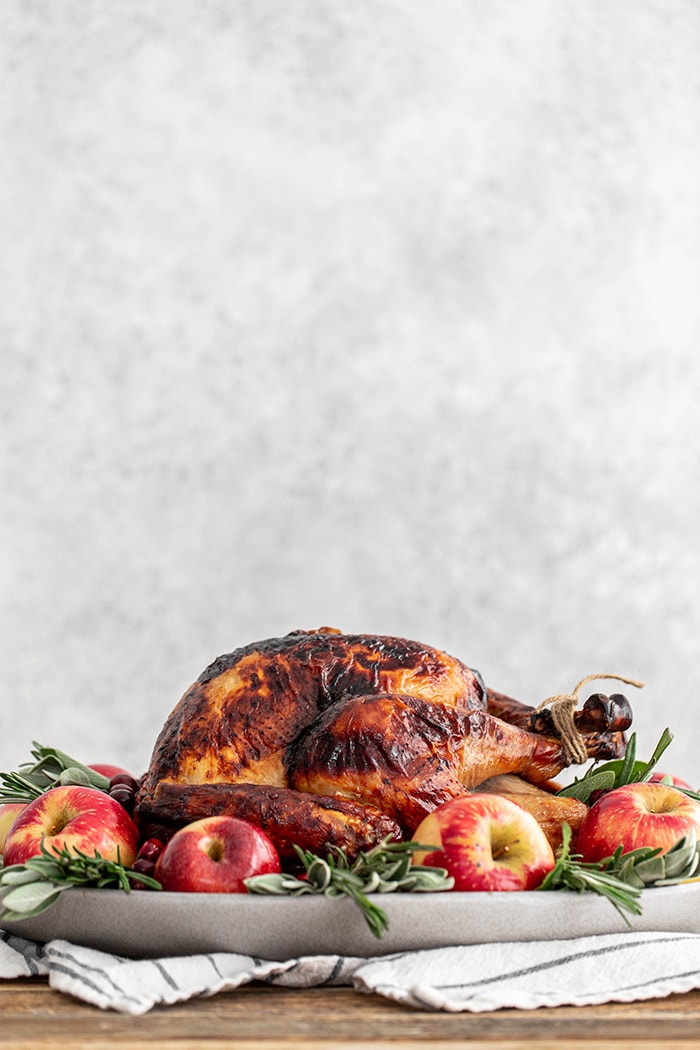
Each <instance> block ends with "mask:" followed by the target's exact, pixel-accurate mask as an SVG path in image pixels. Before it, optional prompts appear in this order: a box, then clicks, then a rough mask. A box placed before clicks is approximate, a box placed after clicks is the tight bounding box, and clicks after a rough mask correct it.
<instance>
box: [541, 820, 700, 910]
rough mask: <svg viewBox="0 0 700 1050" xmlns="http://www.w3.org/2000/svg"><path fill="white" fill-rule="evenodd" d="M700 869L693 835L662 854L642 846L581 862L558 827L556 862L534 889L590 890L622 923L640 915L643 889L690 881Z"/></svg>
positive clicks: (566, 829)
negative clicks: (612, 910) (606, 904)
mask: <svg viewBox="0 0 700 1050" xmlns="http://www.w3.org/2000/svg"><path fill="white" fill-rule="evenodd" d="M699 868H700V844H699V843H698V841H697V838H696V835H695V833H694V832H690V833H689V835H688V836H687V837H686V838H682V839H680V840H679V841H678V842H677V843H676V844H675V845H674V846H673V848H672V849H670V850H668V851H667V852H666V853H664V854H662V853H661V850H660V849H653V848H652V847H650V846H644V847H641V848H640V849H635V850H630V851H629V852H627V853H623V851H622V846H620V847H618V849H617V850H616V851H615V853H614V854H613V855H612V856H610V857H605V858H604V859H603V860H600V861H584V860H582V858H581V855H580V854H577V853H572V852H571V828H570V827H569V825H568V824H567V823H566V822H564V824H563V825H562V844H561V846H560V847H559V849H558V850H557V858H556V863H555V865H554V868H553V869H552V871H550V872H549V874H547V875H546V876H545V878H544V879H543V881H542V882H541V883H540V885H539V886H538V887H537V889H538V890H573V891H575V892H577V893H583V892H584V891H590V892H593V893H597V894H599V895H600V896H602V897H606V898H607V899H608V900H609V901H610V903H611V904H612V905H613V906H614V907H615V908H616V909H617V911H618V912H619V914H620V915H621V916H622V917H623V919H624V920H625V922H627V923H629V919H628V918H627V916H628V915H641V914H642V906H641V903H640V899H639V898H640V895H641V892H642V890H643V889H644V888H645V887H650V886H671V885H674V884H676V883H679V882H684V881H685V880H686V879H689V878H692V877H693V876H694V875H695V873H696V872H697V871H698V869H699Z"/></svg>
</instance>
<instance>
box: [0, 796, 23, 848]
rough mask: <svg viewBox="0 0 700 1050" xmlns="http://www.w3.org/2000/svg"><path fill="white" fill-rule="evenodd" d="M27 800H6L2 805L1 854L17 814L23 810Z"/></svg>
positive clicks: (0, 808)
mask: <svg viewBox="0 0 700 1050" xmlns="http://www.w3.org/2000/svg"><path fill="white" fill-rule="evenodd" d="M25 805H26V802H5V804H4V805H2V806H0V854H2V851H3V849H4V847H5V840H6V839H7V836H8V834H9V831H10V828H11V827H12V825H13V823H14V821H15V819H16V818H17V816H18V815H19V814H20V813H21V812H22V810H23V809H24V807H25Z"/></svg>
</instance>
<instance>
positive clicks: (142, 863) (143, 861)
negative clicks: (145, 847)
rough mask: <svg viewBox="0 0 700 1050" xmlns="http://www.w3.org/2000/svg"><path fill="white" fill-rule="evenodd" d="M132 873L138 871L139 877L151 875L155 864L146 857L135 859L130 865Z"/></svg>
mask: <svg viewBox="0 0 700 1050" xmlns="http://www.w3.org/2000/svg"><path fill="white" fill-rule="evenodd" d="M131 870H132V871H138V873H139V875H152V874H153V872H154V871H155V870H156V862H155V861H154V860H148V859H147V858H146V857H137V858H136V860H135V861H134V863H133V864H132V865H131Z"/></svg>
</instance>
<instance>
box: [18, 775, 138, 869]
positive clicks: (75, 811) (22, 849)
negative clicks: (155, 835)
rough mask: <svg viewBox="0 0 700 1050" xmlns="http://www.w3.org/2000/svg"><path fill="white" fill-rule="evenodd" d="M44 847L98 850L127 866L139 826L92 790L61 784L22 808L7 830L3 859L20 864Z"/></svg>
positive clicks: (83, 850)
mask: <svg viewBox="0 0 700 1050" xmlns="http://www.w3.org/2000/svg"><path fill="white" fill-rule="evenodd" d="M42 840H43V842H44V845H45V846H46V847H47V849H49V850H51V849H53V848H54V847H56V848H58V849H61V848H63V846H67V847H68V848H69V849H79V850H80V851H81V852H82V853H87V854H88V856H93V855H94V853H95V850H97V851H98V852H99V854H100V856H102V857H105V858H106V859H107V860H119V861H120V862H121V863H122V864H124V865H125V866H126V867H129V866H130V865H131V864H132V862H133V860H134V858H135V857H136V853H137V850H138V842H139V830H138V828H137V827H136V824H135V823H134V822H133V820H132V819H131V817H130V816H129V814H128V813H127V812H126V810H125V809H124V807H123V806H120V805H119V803H118V802H115V800H114V799H113V798H110V796H109V795H107V794H105V792H104V791H98V790H97V788H90V787H82V786H78V785H77V784H66V785H64V786H62V787H56V788H51V789H50V790H49V791H45V792H44V794H43V795H39V797H38V798H35V799H34V801H33V802H30V803H29V804H28V805H26V806H25V807H24V809H23V810H22V812H21V813H20V814H19V815H18V816H17V818H16V820H15V821H14V823H13V825H12V827H11V828H10V831H9V834H8V836H7V841H6V842H5V854H4V861H5V864H6V865H7V866H8V867H9V866H10V865H11V864H23V863H24V862H25V861H26V860H28V859H29V858H30V857H34V856H36V855H37V854H39V853H41V843H42Z"/></svg>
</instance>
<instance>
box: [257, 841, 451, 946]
mask: <svg viewBox="0 0 700 1050" xmlns="http://www.w3.org/2000/svg"><path fill="white" fill-rule="evenodd" d="M429 848H430V847H428V846H422V845H420V844H419V843H418V842H392V841H391V840H390V839H389V838H385V839H382V841H381V842H379V843H378V844H377V845H376V846H374V847H373V848H372V849H370V850H367V851H366V852H364V853H360V854H359V855H358V856H357V858H356V859H355V860H353V861H351V860H349V858H348V855H347V853H346V852H345V850H344V849H342V848H341V847H339V846H333V847H331V849H330V850H329V852H328V853H327V855H326V856H325V857H320V856H318V854H316V853H312V852H310V851H309V850H304V849H301V848H300V847H299V846H295V847H294V850H295V852H296V854H297V857H298V858H299V860H300V861H301V863H302V865H303V867H304V872H305V874H304V876H303V877H301V878H298V877H297V876H295V875H288V874H285V873H284V872H283V873H282V874H270V875H254V876H253V877H251V878H249V879H245V880H244V881H245V885H246V888H247V890H248V891H249V892H250V893H265V894H272V895H276V896H279V895H285V894H288V895H291V896H294V897H298V896H301V895H302V894H305V893H322V894H324V895H325V896H326V897H350V899H351V900H352V901H354V902H355V904H356V905H357V906H358V908H359V909H360V911H361V912H362V914H363V916H364V918H365V921H366V923H367V925H368V926H369V928H370V930H371V931H372V933H373V935H374V936H375V937H377V938H379V937H381V936H382V934H383V933H384V931H385V930H386V929H388V926H389V918H388V916H387V914H386V912H385V911H384V910H383V909H382V908H380V907H379V905H377V904H375V903H374V901H371V900H370V899H369V897H368V896H367V894H370V893H394V892H410V893H434V892H440V891H442V890H451V889H452V887H453V886H454V879H453V878H452V877H451V876H448V875H447V872H446V871H445V869H444V868H432V867H428V866H427V865H424V864H412V863H411V858H412V855H413V854H414V853H416V852H418V851H419V850H426V849H429Z"/></svg>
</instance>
